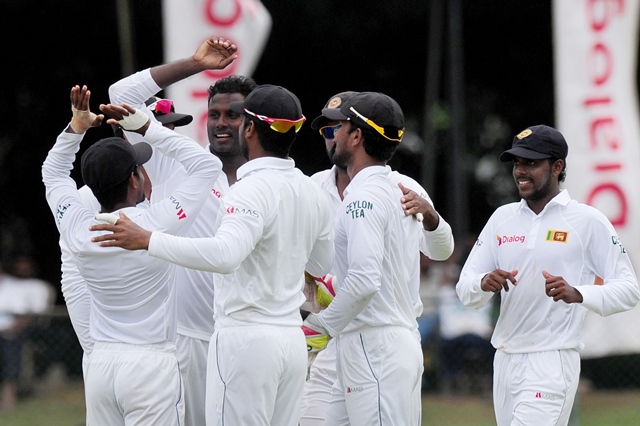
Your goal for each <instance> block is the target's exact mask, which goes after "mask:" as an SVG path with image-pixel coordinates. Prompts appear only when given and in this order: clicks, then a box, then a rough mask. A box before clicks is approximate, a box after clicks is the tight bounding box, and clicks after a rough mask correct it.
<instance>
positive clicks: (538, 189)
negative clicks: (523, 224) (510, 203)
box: [516, 173, 553, 201]
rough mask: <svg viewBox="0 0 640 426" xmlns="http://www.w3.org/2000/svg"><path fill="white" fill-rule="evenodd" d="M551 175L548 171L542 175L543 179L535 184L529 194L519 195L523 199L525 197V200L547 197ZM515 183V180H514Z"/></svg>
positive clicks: (549, 191) (549, 192)
mask: <svg viewBox="0 0 640 426" xmlns="http://www.w3.org/2000/svg"><path fill="white" fill-rule="evenodd" d="M552 180H553V179H552V175H551V173H549V174H548V175H546V176H545V177H544V180H543V181H542V182H540V184H539V185H536V186H535V188H534V190H533V191H532V192H531V193H530V194H529V195H526V196H524V195H522V194H520V195H521V197H522V198H523V199H525V200H526V201H539V200H542V199H544V198H547V197H549V194H551V182H552ZM533 182H534V185H535V180H534V181H533ZM516 183H517V181H516Z"/></svg>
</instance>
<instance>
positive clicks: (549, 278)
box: [542, 270, 583, 303]
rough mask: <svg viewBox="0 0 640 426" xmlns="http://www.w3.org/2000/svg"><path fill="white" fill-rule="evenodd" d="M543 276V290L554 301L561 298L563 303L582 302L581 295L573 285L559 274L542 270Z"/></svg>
mask: <svg viewBox="0 0 640 426" xmlns="http://www.w3.org/2000/svg"><path fill="white" fill-rule="evenodd" d="M542 276H543V277H544V291H545V294H546V295H547V296H548V297H551V298H553V301H554V302H557V301H559V300H562V301H563V302H565V303H582V301H583V297H582V293H580V292H579V291H578V290H577V289H576V288H575V287H573V286H571V285H569V283H567V282H566V281H565V280H564V278H562V277H561V276H555V275H551V274H550V273H549V272H547V271H544V270H543V271H542Z"/></svg>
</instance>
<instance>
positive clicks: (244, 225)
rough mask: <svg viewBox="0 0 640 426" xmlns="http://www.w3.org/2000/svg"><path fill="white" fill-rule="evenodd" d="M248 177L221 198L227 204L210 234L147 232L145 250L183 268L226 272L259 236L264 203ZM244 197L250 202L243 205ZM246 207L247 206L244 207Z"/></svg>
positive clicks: (232, 268)
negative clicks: (204, 236) (218, 224)
mask: <svg viewBox="0 0 640 426" xmlns="http://www.w3.org/2000/svg"><path fill="white" fill-rule="evenodd" d="M257 192H259V191H257V190H256V188H254V187H251V185H250V181H249V180H246V179H245V180H242V181H238V182H236V183H235V184H234V185H233V186H232V187H231V189H230V190H229V193H228V194H227V195H225V197H224V201H225V204H226V205H227V206H233V207H228V208H227V211H226V214H224V216H223V218H222V221H221V223H220V227H219V228H218V230H217V232H216V235H215V236H214V237H208V238H186V237H177V236H174V235H167V234H164V233H160V232H154V233H152V234H151V239H150V241H149V254H150V255H151V256H154V257H157V258H159V259H163V260H166V261H169V262H171V263H175V264H177V265H180V266H184V267H186V268H191V269H198V270H201V271H210V272H217V273H221V274H228V273H231V272H233V271H235V270H236V269H237V268H238V267H239V266H240V263H242V261H243V260H244V259H245V258H246V257H247V256H249V254H250V253H251V252H252V251H253V249H254V248H255V246H256V244H257V243H258V241H259V240H260V238H261V237H262V233H263V229H264V215H265V214H266V210H267V208H266V206H264V205H263V203H260V200H262V197H260V194H259V193H257ZM247 200H251V201H252V206H251V207H250V208H249V206H247V205H246V203H247ZM244 207H247V208H244Z"/></svg>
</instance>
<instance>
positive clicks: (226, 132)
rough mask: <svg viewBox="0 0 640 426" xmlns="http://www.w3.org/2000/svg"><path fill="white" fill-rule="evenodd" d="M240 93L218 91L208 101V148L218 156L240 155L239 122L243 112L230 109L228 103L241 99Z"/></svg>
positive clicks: (242, 98)
mask: <svg viewBox="0 0 640 426" xmlns="http://www.w3.org/2000/svg"><path fill="white" fill-rule="evenodd" d="M243 100H244V96H243V95H242V94H241V93H218V94H216V95H215V96H213V98H211V102H209V114H208V116H207V136H208V138H209V150H210V151H211V153H212V154H214V155H216V156H218V157H239V156H242V150H241V149H240V137H239V134H240V124H241V123H242V120H243V119H244V115H243V114H238V113H236V112H233V111H231V109H230V108H229V104H230V103H231V102H235V101H243Z"/></svg>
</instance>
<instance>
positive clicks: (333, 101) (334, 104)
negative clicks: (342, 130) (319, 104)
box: [327, 96, 342, 108]
mask: <svg viewBox="0 0 640 426" xmlns="http://www.w3.org/2000/svg"><path fill="white" fill-rule="evenodd" d="M341 103H342V99H340V97H339V96H336V97H335V98H333V99H331V100H330V101H329V105H327V108H338V107H339V106H340V104H341Z"/></svg>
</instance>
